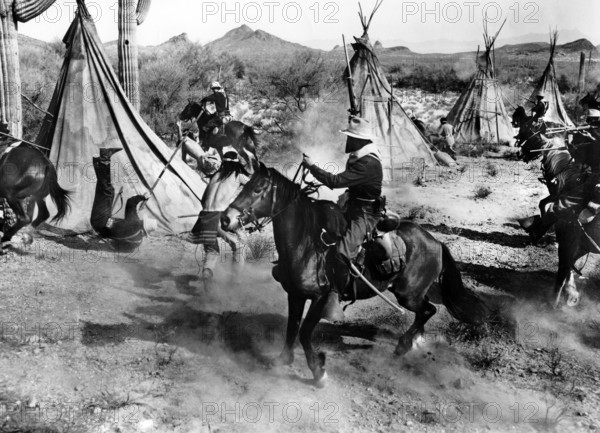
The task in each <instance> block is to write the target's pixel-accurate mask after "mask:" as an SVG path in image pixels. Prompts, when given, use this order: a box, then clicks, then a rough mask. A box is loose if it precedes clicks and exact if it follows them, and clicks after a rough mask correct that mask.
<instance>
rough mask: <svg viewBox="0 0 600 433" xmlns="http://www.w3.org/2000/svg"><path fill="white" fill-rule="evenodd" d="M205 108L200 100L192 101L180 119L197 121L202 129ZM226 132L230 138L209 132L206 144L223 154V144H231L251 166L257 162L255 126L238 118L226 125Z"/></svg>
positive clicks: (180, 115)
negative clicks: (201, 119) (225, 138)
mask: <svg viewBox="0 0 600 433" xmlns="http://www.w3.org/2000/svg"><path fill="white" fill-rule="evenodd" d="M203 110H204V108H203V107H202V105H200V104H199V103H198V102H195V101H190V102H189V103H188V105H186V106H185V108H184V109H183V111H182V112H181V113H180V114H179V120H181V121H183V122H197V123H198V128H199V129H200V115H201V114H202V111H203ZM224 133H225V136H227V137H228V138H229V140H223V139H222V136H220V135H219V134H212V133H210V132H209V133H208V137H207V143H206V145H207V146H209V147H214V148H215V149H217V150H218V151H219V153H220V154H221V156H223V155H222V151H221V150H222V147H223V145H231V146H233V147H234V148H235V150H237V152H238V153H239V154H240V155H241V156H242V157H243V158H244V159H245V160H246V162H248V164H249V166H253V165H254V164H256V163H257V161H258V156H257V154H256V149H257V147H258V138H257V134H256V132H255V131H254V128H252V127H251V126H249V125H246V124H244V123H242V122H239V121H237V120H232V121H231V122H229V123H227V124H226V125H225V127H224ZM200 134H202V129H200ZM184 152H185V150H184ZM250 155H251V157H250ZM184 159H185V155H184Z"/></svg>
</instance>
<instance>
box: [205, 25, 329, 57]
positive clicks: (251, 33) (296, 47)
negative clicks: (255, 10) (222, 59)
mask: <svg viewBox="0 0 600 433" xmlns="http://www.w3.org/2000/svg"><path fill="white" fill-rule="evenodd" d="M206 46H207V47H209V48H211V49H213V50H215V51H225V52H228V53H229V54H232V55H234V56H237V57H239V58H240V59H242V60H244V61H245V62H248V63H254V62H257V61H258V62H269V63H270V62H273V61H277V59H280V58H281V57H288V56H292V55H294V54H295V53H298V52H303V51H314V52H322V51H321V50H316V49H314V48H309V47H306V46H304V45H300V44H297V43H294V42H288V41H286V40H284V39H281V38H278V37H277V36H274V35H272V34H270V33H267V32H265V31H263V30H252V29H251V28H250V27H248V26H247V25H245V24H244V25H242V26H240V27H238V28H235V29H233V30H230V31H229V32H227V33H225V35H224V36H223V37H221V38H219V39H216V40H214V41H212V42H209V43H208V44H206Z"/></svg>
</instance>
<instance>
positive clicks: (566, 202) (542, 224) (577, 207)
mask: <svg viewBox="0 0 600 433" xmlns="http://www.w3.org/2000/svg"><path fill="white" fill-rule="evenodd" d="M588 188H589V185H585V184H584V185H580V186H579V187H577V188H575V189H573V190H571V191H569V192H567V193H565V194H561V195H560V196H559V197H558V199H556V200H555V201H554V202H551V203H549V204H547V205H546V206H545V207H544V208H543V209H541V211H542V215H541V218H540V219H538V220H536V221H535V222H534V223H533V224H532V225H531V226H530V227H529V228H528V229H527V232H528V233H529V235H530V236H531V237H532V238H533V239H534V240H539V239H541V238H542V237H543V236H544V235H545V234H546V232H547V231H548V230H550V228H551V227H552V226H553V225H554V224H555V223H556V222H558V221H559V220H565V221H574V220H575V219H576V218H577V217H578V215H579V213H580V212H581V211H582V210H583V209H584V208H585V205H586V197H587V190H588Z"/></svg>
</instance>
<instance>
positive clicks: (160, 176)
mask: <svg viewBox="0 0 600 433" xmlns="http://www.w3.org/2000/svg"><path fill="white" fill-rule="evenodd" d="M183 141H184V139H183V138H182V139H181V140H179V143H178V144H177V147H176V148H175V151H174V152H173V154H172V155H171V158H169V160H168V161H167V164H166V165H165V166H164V168H163V169H162V171H161V172H160V174H159V175H158V177H157V178H156V181H155V182H154V185H152V188H150V191H149V195H152V194H153V192H154V188H156V185H158V182H160V179H161V178H162V177H163V174H165V172H166V171H167V169H168V168H169V167H170V166H171V163H172V162H173V159H175V155H177V152H179V149H180V148H181V146H182V145H183ZM146 203H148V200H146V201H145V202H143V203H142V204H141V205H140V210H142V209H144V207H145V206H146Z"/></svg>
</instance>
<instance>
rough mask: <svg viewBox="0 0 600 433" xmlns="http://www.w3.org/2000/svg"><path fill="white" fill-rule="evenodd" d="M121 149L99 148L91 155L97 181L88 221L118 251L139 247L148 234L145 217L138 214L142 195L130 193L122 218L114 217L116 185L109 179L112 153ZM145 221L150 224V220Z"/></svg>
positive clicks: (127, 250)
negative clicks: (94, 154) (97, 151)
mask: <svg viewBox="0 0 600 433" xmlns="http://www.w3.org/2000/svg"><path fill="white" fill-rule="evenodd" d="M121 150H123V149H120V148H104V149H100V156H99V157H94V158H93V164H94V171H95V172H96V178H97V181H96V193H95V196H94V203H93V205H92V214H91V216H90V222H91V224H92V228H93V229H94V230H95V231H96V233H98V235H99V236H100V237H102V238H104V239H107V240H108V241H109V242H110V243H111V245H112V246H113V247H114V248H115V249H116V250H117V251H120V252H129V251H133V250H135V249H136V248H138V247H139V246H140V245H141V244H142V241H143V239H144V237H146V236H147V232H146V229H145V227H144V221H143V220H142V219H141V218H140V216H139V215H138V211H139V207H140V205H141V204H142V203H144V202H145V201H146V200H147V198H146V197H145V196H143V195H136V196H133V197H130V198H129V199H128V200H127V203H126V205H125V218H123V219H116V218H113V204H114V202H115V189H114V187H113V184H112V179H111V157H112V155H114V154H115V153H117V152H119V151H121ZM147 223H148V224H147V225H148V226H150V225H151V224H150V223H151V221H148V222H147Z"/></svg>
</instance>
